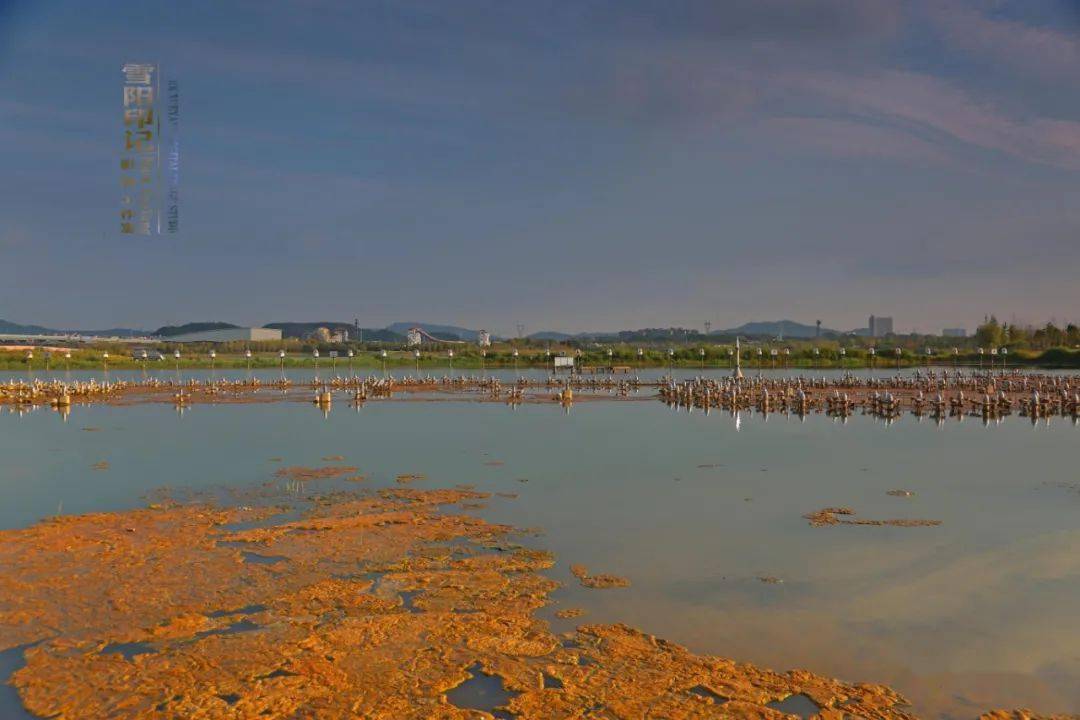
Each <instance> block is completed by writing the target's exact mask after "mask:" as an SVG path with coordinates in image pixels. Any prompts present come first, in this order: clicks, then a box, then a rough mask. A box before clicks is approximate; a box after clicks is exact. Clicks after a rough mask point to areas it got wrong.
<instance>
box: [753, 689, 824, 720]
mask: <svg viewBox="0 0 1080 720" xmlns="http://www.w3.org/2000/svg"><path fill="white" fill-rule="evenodd" d="M765 707H770V708H772V709H773V710H779V711H780V712H782V713H786V714H787V715H798V716H799V717H801V718H803V720H806V719H807V718H809V717H811V716H813V715H817V714H818V713H819V712H821V708H820V707H818V704H817V703H816V702H814V701H813V700H811V699H810V698H809V697H808V696H806V695H804V694H803V693H798V694H797V695H788V696H787V697H786V698H784V699H783V700H774V701H772V702H771V703H767V704H766V705H765Z"/></svg>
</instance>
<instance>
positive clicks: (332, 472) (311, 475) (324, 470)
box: [274, 465, 359, 482]
mask: <svg viewBox="0 0 1080 720" xmlns="http://www.w3.org/2000/svg"><path fill="white" fill-rule="evenodd" d="M357 470H359V468H356V467H352V466H351V465H325V466H323V467H304V466H303V465H290V466H289V467H283V468H280V469H279V470H277V471H275V472H274V475H275V476H276V477H280V478H288V479H289V480H299V481H301V482H303V481H307V480H323V479H326V478H335V477H341V476H342V475H355V474H356V472H357Z"/></svg>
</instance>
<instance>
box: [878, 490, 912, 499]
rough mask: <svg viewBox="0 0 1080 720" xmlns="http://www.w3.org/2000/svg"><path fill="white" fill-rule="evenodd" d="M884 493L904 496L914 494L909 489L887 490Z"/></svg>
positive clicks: (907, 496)
mask: <svg viewBox="0 0 1080 720" xmlns="http://www.w3.org/2000/svg"><path fill="white" fill-rule="evenodd" d="M885 494H886V495H892V496H893V497H905V498H909V497H914V496H915V493H914V492H912V491H911V490H889V491H888V492H886V493H885Z"/></svg>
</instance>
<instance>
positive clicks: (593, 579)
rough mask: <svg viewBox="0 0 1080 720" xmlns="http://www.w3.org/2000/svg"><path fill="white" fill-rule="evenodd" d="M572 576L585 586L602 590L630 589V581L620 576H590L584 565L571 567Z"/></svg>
mask: <svg viewBox="0 0 1080 720" xmlns="http://www.w3.org/2000/svg"><path fill="white" fill-rule="evenodd" d="M570 574H571V575H573V576H574V577H576V578H577V579H578V582H580V583H581V584H582V585H583V586H585V587H587V588H593V589H596V590H602V589H606V588H624V587H630V581H629V580H627V579H626V578H624V577H619V576H618V575H590V574H589V570H588V568H586V567H585V566H584V565H571V566H570Z"/></svg>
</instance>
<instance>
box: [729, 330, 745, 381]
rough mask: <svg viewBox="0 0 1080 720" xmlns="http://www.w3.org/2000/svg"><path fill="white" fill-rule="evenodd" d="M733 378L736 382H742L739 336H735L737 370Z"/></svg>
mask: <svg viewBox="0 0 1080 720" xmlns="http://www.w3.org/2000/svg"><path fill="white" fill-rule="evenodd" d="M731 376H732V377H733V378H735V379H736V380H742V353H740V352H739V336H738V335H736V336H735V369H734V370H732V371H731Z"/></svg>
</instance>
